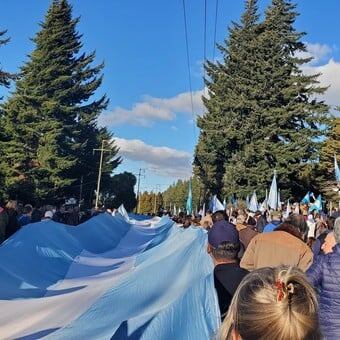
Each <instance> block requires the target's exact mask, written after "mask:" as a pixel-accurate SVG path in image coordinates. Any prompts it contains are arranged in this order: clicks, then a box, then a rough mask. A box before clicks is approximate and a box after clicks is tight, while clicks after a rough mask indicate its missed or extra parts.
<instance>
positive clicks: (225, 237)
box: [207, 212, 248, 320]
mask: <svg viewBox="0 0 340 340" xmlns="http://www.w3.org/2000/svg"><path fill="white" fill-rule="evenodd" d="M213 221H215V223H214V224H213V226H212V228H211V229H210V230H209V231H208V249H207V250H208V253H209V254H210V255H211V256H212V258H213V261H214V265H215V269H214V281H215V289H216V291H217V296H218V304H219V307H220V311H221V318H222V320H223V319H224V317H225V315H226V313H227V311H228V308H229V305H230V303H231V300H232V298H233V295H234V293H235V291H236V289H237V287H238V285H239V284H240V282H241V281H242V279H243V278H244V276H245V275H247V274H248V271H247V270H245V269H242V268H240V266H239V264H238V252H239V250H240V243H239V238H238V233H237V230H236V228H235V226H234V225H233V224H231V223H229V222H227V221H226V220H225V219H224V216H223V214H222V213H219V212H217V213H215V214H214V215H213Z"/></svg>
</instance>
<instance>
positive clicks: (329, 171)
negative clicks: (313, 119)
mask: <svg viewBox="0 0 340 340" xmlns="http://www.w3.org/2000/svg"><path fill="white" fill-rule="evenodd" d="M334 155H336V157H337V161H338V164H340V117H334V118H333V120H332V125H331V129H330V132H329V134H328V138H327V139H326V140H325V142H324V144H323V146H322V149H321V154H320V163H319V166H318V169H317V174H316V175H317V178H318V180H319V184H320V188H321V191H322V193H323V195H324V197H325V198H326V199H328V200H332V201H334V202H338V201H339V192H337V191H335V190H334V189H336V188H337V183H336V181H335V174H334ZM338 189H340V188H338Z"/></svg>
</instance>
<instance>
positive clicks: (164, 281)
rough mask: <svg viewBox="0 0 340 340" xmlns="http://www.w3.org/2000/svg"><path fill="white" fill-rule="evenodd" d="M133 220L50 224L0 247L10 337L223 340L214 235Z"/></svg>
mask: <svg viewBox="0 0 340 340" xmlns="http://www.w3.org/2000/svg"><path fill="white" fill-rule="evenodd" d="M133 223H134V222H133V221H130V223H127V222H126V221H125V220H124V219H123V218H122V217H119V216H118V217H115V218H113V217H111V216H109V215H100V216H98V217H96V218H93V219H91V220H90V221H88V222H86V223H84V224H83V225H81V226H79V227H67V226H63V225H61V224H57V223H54V222H41V223H38V224H32V225H28V226H27V227H25V228H23V229H22V230H21V231H20V232H19V233H17V234H16V235H15V236H14V237H13V238H11V239H10V240H8V241H7V242H6V243H5V244H4V245H3V246H2V247H0V268H1V270H0V280H1V284H2V285H3V283H4V284H5V285H4V287H5V289H2V290H1V292H0V294H1V296H0V298H1V299H0V308H1V310H6V313H1V315H0V333H1V335H2V337H5V338H6V337H7V338H19V337H22V338H24V339H35V338H42V337H46V338H51V339H61V338H63V339H68V338H72V339H78V338H79V339H80V338H81V339H83V338H95V339H110V338H112V339H134V338H138V339H139V338H141V339H155V338H162V339H174V338H180V339H193V338H195V339H207V338H210V337H211V336H212V335H213V334H215V333H216V332H217V330H218V327H219V311H218V307H217V300H216V295H215V291H214V282H213V274H212V272H213V265H212V261H211V259H210V258H209V256H207V254H206V250H205V248H206V247H205V246H206V233H205V231H203V230H201V229H193V228H189V229H187V230H182V229H179V228H177V227H176V226H174V225H173V222H172V221H171V220H170V219H168V218H163V219H162V220H160V221H159V222H158V224H157V225H155V226H150V227H145V226H144V225H141V224H142V223H144V224H145V223H148V221H144V222H136V223H137V225H134V224H133ZM138 224H139V225H138ZM14 250H15V251H14ZM20 263H21V264H22V265H21V266H20ZM32 263H34V267H32ZM29 264H31V265H30V266H29ZM17 265H18V266H17ZM27 267H30V270H27ZM193 268H194V269H195V270H193Z"/></svg>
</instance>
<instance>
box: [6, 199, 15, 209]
mask: <svg viewBox="0 0 340 340" xmlns="http://www.w3.org/2000/svg"><path fill="white" fill-rule="evenodd" d="M16 208H17V201H13V200H10V201H8V202H7V204H6V209H8V210H16Z"/></svg>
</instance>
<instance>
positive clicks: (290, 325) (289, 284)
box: [221, 267, 321, 340]
mask: <svg viewBox="0 0 340 340" xmlns="http://www.w3.org/2000/svg"><path fill="white" fill-rule="evenodd" d="M221 339H228V340H229V339H233V340H236V339H242V340H252V339H257V340H267V339H280V340H290V339H294V340H304V339H308V340H318V339H321V336H320V331H319V323H318V303H317V298H316V295H315V291H314V289H313V287H312V286H311V285H310V284H309V282H308V281H307V279H306V277H305V275H304V274H303V273H302V272H301V271H300V270H299V269H297V268H284V267H279V268H261V269H258V270H255V271H253V272H251V273H250V274H248V275H247V276H246V277H245V278H244V279H243V280H242V282H241V283H240V285H239V287H238V288H237V290H236V292H235V295H234V297H233V299H232V302H231V305H230V308H229V311H228V314H227V317H226V318H225V320H224V322H223V324H222V328H221Z"/></svg>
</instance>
